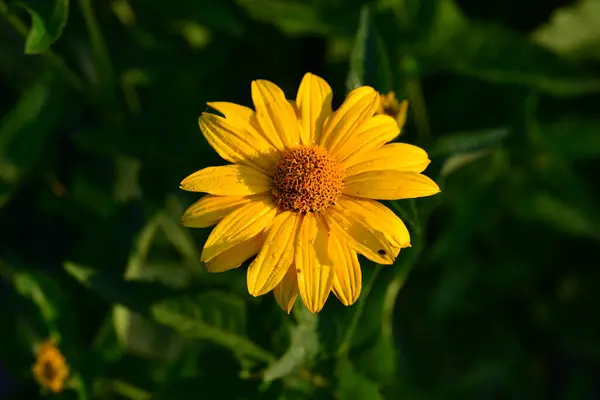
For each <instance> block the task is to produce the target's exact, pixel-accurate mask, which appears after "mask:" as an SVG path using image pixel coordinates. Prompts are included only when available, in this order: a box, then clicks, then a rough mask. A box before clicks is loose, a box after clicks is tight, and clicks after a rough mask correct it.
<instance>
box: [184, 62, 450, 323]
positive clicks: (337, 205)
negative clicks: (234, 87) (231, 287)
mask: <svg viewBox="0 0 600 400" xmlns="http://www.w3.org/2000/svg"><path fill="white" fill-rule="evenodd" d="M332 96H333V94H332V91H331V88H330V87H329V85H328V84H327V82H325V81H324V80H323V79H321V78H319V77H318V76H315V75H313V74H310V73H308V74H306V75H305V76H304V79H303V80H302V83H301V84H300V88H299V89H298V94H297V96H296V99H295V101H288V100H286V98H285V95H284V93H283V91H282V90H281V89H280V88H279V87H277V86H276V85H275V84H273V83H271V82H269V81H265V80H257V81H254V82H252V100H253V102H254V107H255V109H256V111H254V110H252V109H250V108H247V107H243V106H240V105H237V104H232V103H226V102H213V103H208V105H209V106H210V107H211V108H213V109H215V110H217V111H218V112H220V113H221V114H223V115H224V117H221V116H218V115H215V114H211V113H203V114H202V116H201V117H200V121H199V122H200V128H201V130H202V132H203V134H204V136H205V138H206V140H207V141H208V143H210V145H211V146H212V147H213V148H214V149H215V150H216V151H217V153H219V155H221V157H223V158H224V159H225V160H227V161H230V162H231V163H233V164H231V165H225V166H220V167H208V168H205V169H202V170H200V171H198V172H195V173H193V174H192V175H190V176H188V177H187V178H185V179H184V180H183V181H182V182H181V188H182V189H183V190H188V191H192V192H204V193H208V195H206V196H204V197H203V198H201V199H200V200H199V201H197V202H196V203H194V204H193V205H191V206H190V207H189V208H188V209H187V210H186V212H185V214H184V215H183V224H184V225H186V226H189V227H208V226H211V225H214V224H217V223H218V225H217V226H216V227H215V228H214V229H213V231H212V232H211V234H210V235H209V237H208V239H207V240H206V243H205V244H204V248H203V250H202V261H203V262H204V263H205V265H206V268H207V269H208V270H209V271H211V272H222V271H227V270H230V269H233V268H236V267H238V266H240V265H241V264H242V263H243V262H244V261H246V260H247V259H249V258H251V257H253V256H255V255H256V258H255V259H254V261H253V262H252V263H251V264H250V266H249V267H248V271H247V284H248V291H249V292H250V294H251V295H253V296H260V295H263V294H265V293H267V292H270V291H274V294H275V298H276V299H277V302H278V303H279V305H280V306H281V307H282V308H283V309H284V310H285V311H286V312H288V313H289V312H290V310H291V309H292V306H293V304H294V302H295V300H296V298H297V296H298V294H300V296H301V298H302V300H303V302H304V304H305V305H306V307H307V308H308V309H309V310H310V311H312V312H318V311H320V310H321V309H322V308H323V305H324V304H325V301H326V300H327V297H328V296H329V293H330V292H331V291H333V293H334V294H335V295H336V296H337V297H338V298H339V299H340V301H341V302H342V303H343V304H345V305H350V304H353V303H354V302H355V301H356V299H357V298H358V296H359V294H360V290H361V284H362V275H361V270H360V265H359V262H358V257H357V253H359V254H362V255H364V256H365V257H367V258H368V259H370V260H372V261H374V262H376V263H380V264H392V263H393V262H394V259H395V258H396V257H397V255H398V253H399V251H400V249H401V248H403V247H408V246H410V237H409V234H408V230H407V229H406V227H405V225H404V223H403V222H402V221H401V220H400V219H399V218H398V217H397V216H396V215H395V214H394V213H393V212H392V211H391V210H389V209H388V208H386V207H385V206H383V205H382V204H380V203H378V202H376V201H375V200H376V199H406V198H415V197H422V196H429V195H432V194H435V193H438V192H439V188H438V186H437V185H436V184H435V182H433V181H432V180H431V179H429V178H428V177H426V176H424V175H422V174H421V172H422V171H423V170H424V169H425V168H426V167H427V165H428V164H429V159H428V157H427V154H426V153H425V151H424V150H422V149H420V148H418V147H415V146H412V145H409V144H404V143H393V144H386V143H387V142H389V141H391V140H392V139H394V138H395V137H396V136H397V135H398V132H399V127H398V125H397V123H396V121H395V120H394V119H393V118H391V117H389V116H387V115H375V114H376V113H377V112H378V110H379V109H380V98H379V94H378V93H377V92H376V91H375V90H374V89H372V88H370V87H366V86H365V87H360V88H358V89H355V90H353V91H352V92H351V93H349V94H348V96H347V98H346V100H345V101H344V103H343V104H342V106H341V107H340V108H339V109H337V110H336V111H332V108H331V100H332Z"/></svg>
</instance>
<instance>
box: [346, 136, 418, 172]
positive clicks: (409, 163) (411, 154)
mask: <svg viewBox="0 0 600 400" xmlns="http://www.w3.org/2000/svg"><path fill="white" fill-rule="evenodd" d="M429 163H430V160H429V158H428V157H427V153H426V152H425V150H423V149H421V148H420V147H417V146H413V145H410V144H406V143H390V144H387V145H385V146H383V147H380V148H379V149H376V150H373V151H370V152H361V153H358V154H356V153H355V154H354V155H352V156H350V157H349V158H348V159H347V160H346V161H344V162H343V163H342V165H343V166H344V176H345V177H350V176H354V175H358V174H360V173H363V172H368V171H383V170H387V169H390V170H395V171H402V172H423V171H424V170H425V168H426V167H427V166H428V165H429Z"/></svg>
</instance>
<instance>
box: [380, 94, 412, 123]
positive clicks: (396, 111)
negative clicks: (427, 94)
mask: <svg viewBox="0 0 600 400" xmlns="http://www.w3.org/2000/svg"><path fill="white" fill-rule="evenodd" d="M380 96H381V105H380V106H379V111H378V113H379V114H385V115H389V116H390V117H392V118H394V119H395V120H396V122H397V123H398V127H399V128H400V129H402V127H403V126H404V123H405V122H406V110H407V109H408V101H406V100H402V101H401V102H399V101H398V99H396V94H395V93H394V92H388V93H387V94H381V95H380Z"/></svg>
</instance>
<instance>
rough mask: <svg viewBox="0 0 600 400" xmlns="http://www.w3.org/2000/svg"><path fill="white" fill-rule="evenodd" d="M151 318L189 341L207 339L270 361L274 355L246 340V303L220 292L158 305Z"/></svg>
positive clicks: (169, 300)
mask: <svg viewBox="0 0 600 400" xmlns="http://www.w3.org/2000/svg"><path fill="white" fill-rule="evenodd" d="M151 314H152V317H153V318H154V319H155V320H156V321H158V322H160V323H161V324H164V325H167V326H170V327H172V328H173V329H174V330H176V331H177V332H179V333H180V334H181V335H183V336H184V337H186V338H189V339H201V340H207V341H210V342H212V343H215V344H218V345H221V346H224V347H227V348H228V349H230V350H231V351H233V352H234V353H236V354H239V355H246V356H249V357H252V358H254V359H256V360H259V361H267V362H268V361H271V360H272V359H273V355H272V354H270V353H269V352H268V351H266V350H264V349H262V348H261V347H259V346H258V345H256V344H254V343H253V342H252V341H250V340H249V339H247V338H246V337H245V325H246V310H245V305H244V302H243V301H242V300H241V299H239V298H237V297H235V296H233V295H227V294H225V293H219V292H204V293H199V294H197V295H192V296H180V297H175V298H169V299H166V300H163V301H160V302H157V303H156V304H154V305H153V306H152V309H151Z"/></svg>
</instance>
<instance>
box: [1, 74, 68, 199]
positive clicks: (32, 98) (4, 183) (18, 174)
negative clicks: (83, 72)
mask: <svg viewBox="0 0 600 400" xmlns="http://www.w3.org/2000/svg"><path fill="white" fill-rule="evenodd" d="M59 97H60V93H59V90H58V87H57V86H56V85H55V84H54V80H53V77H51V76H44V77H42V78H41V79H40V80H38V81H35V82H34V83H33V84H32V85H31V86H30V87H28V88H27V89H26V90H25V91H24V92H23V94H22V95H21V98H20V99H19V101H18V103H17V104H16V106H15V107H14V108H13V109H12V110H11V111H10V112H9V113H8V114H7V115H6V116H5V117H4V118H3V119H2V121H1V123H0V206H2V205H3V204H4V203H6V202H7V201H8V200H10V198H11V196H12V195H13V193H14V191H15V190H16V188H17V186H18V185H19V183H20V182H21V181H22V180H23V178H24V177H25V176H26V175H27V173H28V172H29V171H30V170H31V169H32V168H33V167H34V165H35V164H36V162H37V161H38V160H39V158H40V157H41V155H42V153H43V151H44V145H45V142H46V138H47V136H48V135H49V134H50V133H51V132H52V130H53V129H54V127H55V126H56V124H57V122H58V120H59V118H60V116H61V115H62V112H61V106H60V104H61V103H60V98H59Z"/></svg>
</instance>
